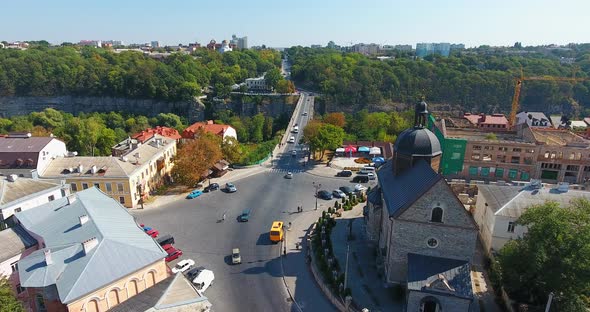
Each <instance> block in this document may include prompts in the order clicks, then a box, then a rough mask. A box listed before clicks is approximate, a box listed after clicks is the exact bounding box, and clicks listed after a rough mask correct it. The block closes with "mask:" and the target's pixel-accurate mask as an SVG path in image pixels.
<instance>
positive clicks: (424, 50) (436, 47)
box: [416, 42, 451, 57]
mask: <svg viewBox="0 0 590 312" xmlns="http://www.w3.org/2000/svg"><path fill="white" fill-rule="evenodd" d="M450 52H451V44H450V43H446V42H441V43H417V44H416V56H417V57H425V56H427V55H431V54H440V55H442V56H449V54H450Z"/></svg>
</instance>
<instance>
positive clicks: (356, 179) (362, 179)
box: [352, 175, 369, 183]
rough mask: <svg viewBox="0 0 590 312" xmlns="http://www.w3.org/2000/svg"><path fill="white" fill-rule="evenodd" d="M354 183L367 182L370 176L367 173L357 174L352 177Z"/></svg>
mask: <svg viewBox="0 0 590 312" xmlns="http://www.w3.org/2000/svg"><path fill="white" fill-rule="evenodd" d="M352 182H353V183H367V182H369V176H366V175H357V176H356V177H354V178H353V179H352Z"/></svg>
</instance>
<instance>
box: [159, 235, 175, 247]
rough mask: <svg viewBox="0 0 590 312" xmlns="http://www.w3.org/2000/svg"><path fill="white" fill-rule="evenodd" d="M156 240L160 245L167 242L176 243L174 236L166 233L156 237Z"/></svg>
mask: <svg viewBox="0 0 590 312" xmlns="http://www.w3.org/2000/svg"><path fill="white" fill-rule="evenodd" d="M156 241H157V242H158V244H160V246H163V245H166V244H174V237H173V236H172V235H170V234H164V235H162V236H160V237H158V238H156Z"/></svg>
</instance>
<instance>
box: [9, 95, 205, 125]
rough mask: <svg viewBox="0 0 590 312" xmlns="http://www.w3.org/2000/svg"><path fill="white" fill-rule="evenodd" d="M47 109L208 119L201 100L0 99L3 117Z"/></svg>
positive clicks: (14, 97)
mask: <svg viewBox="0 0 590 312" xmlns="http://www.w3.org/2000/svg"><path fill="white" fill-rule="evenodd" d="M46 108H54V109H57V110H61V111H65V112H67V113H72V114H74V115H76V114H79V113H91V112H110V111H121V112H126V113H132V114H138V115H147V116H155V115H157V114H159V113H174V114H177V115H179V116H184V117H186V118H188V120H189V122H195V121H201V120H205V107H204V105H203V104H201V103H200V102H199V101H198V100H196V99H195V100H194V101H184V102H165V101H158V100H151V99H128V98H112V97H89V96H88V97H78V96H69V95H68V96H45V97H17V96H9V97H0V117H11V116H17V115H27V114H29V113H31V112H38V111H42V110H44V109H46Z"/></svg>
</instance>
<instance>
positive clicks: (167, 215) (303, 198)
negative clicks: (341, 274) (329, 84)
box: [133, 95, 352, 311]
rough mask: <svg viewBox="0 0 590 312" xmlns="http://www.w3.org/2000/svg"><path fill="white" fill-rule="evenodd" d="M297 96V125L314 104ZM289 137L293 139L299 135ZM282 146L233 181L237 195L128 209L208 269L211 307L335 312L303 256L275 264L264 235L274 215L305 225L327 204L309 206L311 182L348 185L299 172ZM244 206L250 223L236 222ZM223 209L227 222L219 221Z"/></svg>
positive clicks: (276, 249)
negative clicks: (264, 165) (236, 257)
mask: <svg viewBox="0 0 590 312" xmlns="http://www.w3.org/2000/svg"><path fill="white" fill-rule="evenodd" d="M304 97H305V98H304V99H303V100H304V102H303V103H302V105H300V107H299V109H300V111H296V112H295V113H294V115H293V120H292V124H293V123H297V124H299V125H300V128H301V129H302V128H303V127H304V126H305V124H306V123H307V121H308V116H303V114H302V112H303V111H308V110H309V109H311V107H312V104H313V98H309V97H308V96H306V95H304ZM308 98H309V100H308ZM293 135H294V136H295V137H296V142H298V140H299V138H300V136H301V135H302V133H301V131H300V133H297V134H296V133H294V134H293ZM284 150H285V152H284V153H283V154H281V155H275V156H277V158H278V160H277V161H276V162H275V163H274V166H273V168H269V169H267V170H264V171H262V173H259V174H256V175H253V176H250V177H248V178H244V179H242V180H238V181H235V185H236V187H237V189H238V191H237V192H236V193H232V194H229V193H224V192H223V191H214V192H212V193H205V194H203V195H202V196H200V197H198V198H196V199H191V200H188V199H183V200H179V201H176V202H172V203H170V204H167V205H165V206H161V207H154V208H151V209H146V210H137V211H134V212H133V214H134V215H135V216H136V217H137V218H138V221H139V222H141V223H145V224H146V225H149V226H153V227H154V228H156V229H158V230H159V231H160V233H161V234H163V233H170V234H172V235H173V236H174V237H175V240H176V244H175V246H176V247H177V248H180V249H181V250H183V252H184V255H183V256H182V257H181V259H188V258H190V259H193V260H195V263H196V265H197V266H204V267H206V268H208V269H211V270H213V272H214V273H215V285H214V286H212V287H211V288H209V289H208V290H207V291H206V293H205V295H206V296H207V297H208V298H209V299H210V301H211V302H212V303H213V308H214V309H215V310H216V311H299V308H301V310H303V311H334V307H333V306H332V305H331V303H329V302H328V300H327V299H326V298H325V297H324V296H323V294H322V293H321V291H320V290H319V288H318V287H317V285H315V282H314V281H313V279H312V277H311V273H310V272H309V270H307V268H306V266H305V264H304V258H303V254H302V253H300V252H299V251H296V252H294V253H291V252H292V251H290V253H289V255H288V257H287V258H284V259H285V261H283V262H282V259H281V251H282V250H281V245H280V244H276V245H275V244H272V243H271V242H270V240H269V238H268V232H269V229H270V226H271V224H272V222H273V221H275V220H282V221H284V222H285V224H289V222H292V223H293V224H297V225H301V226H302V227H307V226H309V225H310V224H311V223H312V222H313V221H314V220H317V218H318V217H319V215H320V214H321V210H323V209H326V208H327V207H328V205H333V202H334V201H333V200H331V201H324V200H321V199H320V200H319V209H318V210H317V211H316V210H315V203H316V199H315V196H314V193H315V191H316V190H315V188H314V184H313V183H316V184H320V183H321V184H322V189H326V190H330V191H331V190H333V189H335V188H338V187H340V186H343V185H349V186H351V185H352V184H351V183H350V182H349V180H348V179H345V178H335V177H328V178H322V177H318V176H315V175H312V174H309V173H306V172H305V171H304V170H303V167H302V166H301V162H302V161H303V160H304V158H303V157H301V156H302V153H301V146H300V145H299V144H287V145H286V146H285V147H284ZM292 150H296V151H297V152H298V155H297V157H293V156H291V151H292ZM287 171H292V172H293V175H294V177H293V179H285V178H284V175H285V173H286V172H287ZM298 206H302V207H304V212H302V213H297V212H296V211H297V207H298ZM243 209H250V210H251V216H250V221H249V222H245V223H239V222H237V217H238V215H239V214H240V213H241V211H242V210H243ZM224 213H225V214H226V220H225V221H222V222H221V221H219V220H220V219H221V217H222V215H223V214H224ZM287 233H288V234H287V240H289V242H291V240H292V239H296V238H297V239H298V237H301V236H303V232H302V231H300V232H297V233H292V232H289V231H287ZM232 248H240V251H241V255H242V264H240V265H231V256H230V254H231V250H232ZM175 263H176V261H175V262H171V263H170V265H171V266H172V265H174V264H175ZM283 274H285V277H286V278H287V279H288V280H289V281H291V286H290V290H291V293H292V295H293V297H294V298H295V300H296V301H297V302H298V305H295V304H293V302H292V301H291V299H290V296H289V294H288V292H287V290H286V287H285V283H284V281H283ZM293 281H294V283H293ZM288 284H289V283H288Z"/></svg>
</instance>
